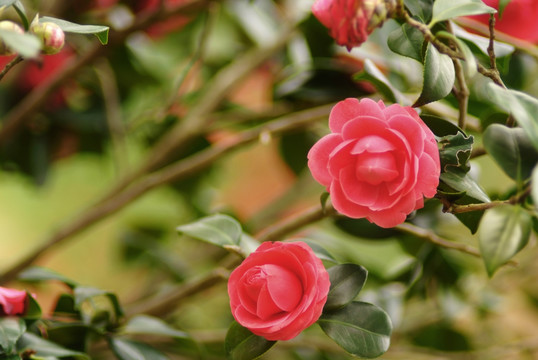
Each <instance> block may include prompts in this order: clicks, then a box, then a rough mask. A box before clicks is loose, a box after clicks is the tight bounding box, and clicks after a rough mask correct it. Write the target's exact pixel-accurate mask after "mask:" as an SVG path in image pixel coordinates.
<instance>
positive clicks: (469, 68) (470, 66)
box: [435, 31, 477, 77]
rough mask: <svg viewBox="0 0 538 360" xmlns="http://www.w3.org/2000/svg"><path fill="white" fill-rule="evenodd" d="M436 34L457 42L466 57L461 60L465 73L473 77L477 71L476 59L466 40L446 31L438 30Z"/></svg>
mask: <svg viewBox="0 0 538 360" xmlns="http://www.w3.org/2000/svg"><path fill="white" fill-rule="evenodd" d="M435 36H437V37H440V38H445V39H450V40H451V41H452V43H454V44H456V46H457V47H458V49H459V51H460V52H461V54H462V55H463V58H464V60H463V61H461V64H462V66H463V70H464V72H465V75H467V77H473V76H474V75H475V74H476V72H477V64H476V59H475V57H474V54H473V52H472V51H471V49H470V48H469V46H467V44H466V43H465V41H463V40H460V39H458V38H457V37H456V36H455V35H453V34H451V33H449V32H446V31H438V32H437V33H436V34H435Z"/></svg>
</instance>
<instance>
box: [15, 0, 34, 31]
mask: <svg viewBox="0 0 538 360" xmlns="http://www.w3.org/2000/svg"><path fill="white" fill-rule="evenodd" d="M13 8H14V9H15V11H16V12H17V14H18V15H19V17H20V18H21V21H22V25H23V26H24V28H25V29H26V30H28V28H29V27H30V24H29V22H28V16H27V15H26V10H25V9H24V5H23V4H22V2H20V0H17V1H15V3H14V4H13Z"/></svg>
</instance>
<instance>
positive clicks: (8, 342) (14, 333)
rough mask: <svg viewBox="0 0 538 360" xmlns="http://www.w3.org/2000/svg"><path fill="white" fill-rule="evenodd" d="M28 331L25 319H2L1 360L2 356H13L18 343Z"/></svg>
mask: <svg viewBox="0 0 538 360" xmlns="http://www.w3.org/2000/svg"><path fill="white" fill-rule="evenodd" d="M25 331H26V324H25V322H24V320H23V319H21V318H17V317H5V318H0V358H1V354H3V353H6V354H11V353H12V352H13V351H14V350H15V349H16V345H17V341H18V340H19V338H20V337H21V336H22V334H24V333H25Z"/></svg>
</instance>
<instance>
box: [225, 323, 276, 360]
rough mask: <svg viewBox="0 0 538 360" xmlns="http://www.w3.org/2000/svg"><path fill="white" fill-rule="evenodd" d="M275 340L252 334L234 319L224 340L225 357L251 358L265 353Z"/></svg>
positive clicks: (232, 359)
mask: <svg viewBox="0 0 538 360" xmlns="http://www.w3.org/2000/svg"><path fill="white" fill-rule="evenodd" d="M274 344H276V341H269V340H266V339H265V338H263V337H261V336H258V335H254V334H253V333H252V332H251V331H250V330H249V329H247V328H244V327H242V326H241V325H240V324H239V323H238V322H236V321H234V322H233V323H232V325H231V326H230V328H229V329H228V333H227V334H226V339H225V340H224V348H225V350H226V357H227V358H228V359H230V360H252V359H256V358H258V357H260V356H261V355H263V354H264V353H266V352H267V351H268V350H269V349H270V348H271V347H272V346H273V345H274Z"/></svg>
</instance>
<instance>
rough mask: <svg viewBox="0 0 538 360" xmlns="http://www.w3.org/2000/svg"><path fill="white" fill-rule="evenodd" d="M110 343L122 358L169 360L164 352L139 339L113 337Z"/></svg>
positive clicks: (119, 357)
mask: <svg viewBox="0 0 538 360" xmlns="http://www.w3.org/2000/svg"><path fill="white" fill-rule="evenodd" d="M109 343H110V348H111V349H112V351H113V352H114V354H116V356H117V357H118V359H120V360H168V357H167V356H165V355H164V354H163V353H162V352H160V351H157V350H155V349H154V348H152V347H151V346H149V345H147V344H144V343H141V342H138V341H134V340H127V339H120V338H112V339H110V342H109Z"/></svg>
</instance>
